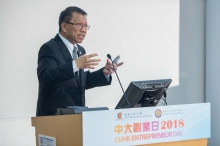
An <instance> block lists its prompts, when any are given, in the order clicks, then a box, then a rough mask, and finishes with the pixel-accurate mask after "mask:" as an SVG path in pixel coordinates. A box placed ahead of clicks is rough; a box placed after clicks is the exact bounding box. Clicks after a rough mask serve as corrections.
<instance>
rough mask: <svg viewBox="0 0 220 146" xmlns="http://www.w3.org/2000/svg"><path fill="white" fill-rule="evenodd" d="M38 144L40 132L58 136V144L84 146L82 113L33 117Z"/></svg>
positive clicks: (58, 145)
mask: <svg viewBox="0 0 220 146" xmlns="http://www.w3.org/2000/svg"><path fill="white" fill-rule="evenodd" d="M31 119H32V126H34V127H35V135H36V145H37V146H39V145H38V134H43V135H46V136H51V137H55V138H56V145H57V146H73V145H74V146H82V115H62V116H45V117H32V118H31Z"/></svg>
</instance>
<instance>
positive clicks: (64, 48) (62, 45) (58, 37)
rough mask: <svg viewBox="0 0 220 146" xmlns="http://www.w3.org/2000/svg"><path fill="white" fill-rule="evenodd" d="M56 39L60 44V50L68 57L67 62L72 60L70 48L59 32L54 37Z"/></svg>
mask: <svg viewBox="0 0 220 146" xmlns="http://www.w3.org/2000/svg"><path fill="white" fill-rule="evenodd" d="M54 40H55V41H56V42H57V44H58V45H59V46H60V51H61V52H62V53H63V55H64V56H65V58H66V61H67V62H70V61H72V60H73V59H72V56H71V54H70V52H69V50H68V48H67V47H66V45H65V44H64V42H63V41H62V40H61V38H60V36H59V35H58V34H57V35H56V36H55V38H54Z"/></svg>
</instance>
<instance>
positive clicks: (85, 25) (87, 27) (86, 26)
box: [64, 22, 90, 30]
mask: <svg viewBox="0 0 220 146" xmlns="http://www.w3.org/2000/svg"><path fill="white" fill-rule="evenodd" d="M64 23H67V24H71V25H76V27H77V28H78V29H82V27H85V28H86V29H87V30H89V28H90V25H87V24H84V25H83V24H82V23H72V22H64Z"/></svg>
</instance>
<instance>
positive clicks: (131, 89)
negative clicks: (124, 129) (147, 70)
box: [115, 79, 172, 109]
mask: <svg viewBox="0 0 220 146" xmlns="http://www.w3.org/2000/svg"><path fill="white" fill-rule="evenodd" d="M171 82H172V80H171V79H160V80H148V81H133V82H131V83H130V84H129V86H128V88H127V89H126V91H125V94H123V96H122V98H121V99H120V101H119V103H118V104H117V106H116V107H115V109H122V108H129V104H130V108H135V107H149V106H156V105H157V104H158V102H159V101H160V99H161V98H162V97H163V95H164V94H165V92H166V90H167V88H168V87H169V85H170V84H171ZM125 95H126V96H127V100H128V101H127V100H126V96H125ZM128 102H129V104H128Z"/></svg>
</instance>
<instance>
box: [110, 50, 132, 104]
mask: <svg viewBox="0 0 220 146" xmlns="http://www.w3.org/2000/svg"><path fill="white" fill-rule="evenodd" d="M107 57H108V59H110V60H111V62H112V65H113V69H114V71H115V74H116V76H117V79H118V82H119V84H120V86H121V89H122V91H123V95H124V96H125V99H126V101H127V103H128V107H129V108H131V106H130V103H129V101H128V98H127V96H126V94H125V91H124V89H123V87H122V85H121V82H120V80H119V77H118V74H117V72H116V70H115V67H114V64H113V61H112V57H111V55H110V54H107Z"/></svg>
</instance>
